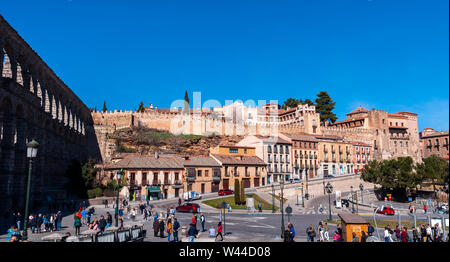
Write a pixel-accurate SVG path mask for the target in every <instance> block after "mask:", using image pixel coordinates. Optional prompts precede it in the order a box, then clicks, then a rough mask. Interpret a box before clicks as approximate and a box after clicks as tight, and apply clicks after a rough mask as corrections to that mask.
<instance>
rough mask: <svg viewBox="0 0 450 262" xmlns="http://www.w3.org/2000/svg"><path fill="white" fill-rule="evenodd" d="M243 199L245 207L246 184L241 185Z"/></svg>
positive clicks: (242, 202)
mask: <svg viewBox="0 0 450 262" xmlns="http://www.w3.org/2000/svg"><path fill="white" fill-rule="evenodd" d="M240 198H241V199H240V200H241V204H242V205H245V201H246V199H245V183H241V197H240Z"/></svg>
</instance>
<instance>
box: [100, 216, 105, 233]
mask: <svg viewBox="0 0 450 262" xmlns="http://www.w3.org/2000/svg"><path fill="white" fill-rule="evenodd" d="M106 225H107V222H106V219H105V217H104V216H100V220H99V221H98V227H99V228H100V231H102V232H105V229H106Z"/></svg>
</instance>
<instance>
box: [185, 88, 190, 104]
mask: <svg viewBox="0 0 450 262" xmlns="http://www.w3.org/2000/svg"><path fill="white" fill-rule="evenodd" d="M184 101H186V102H187V103H188V104H189V96H188V92H187V90H186V92H185V93H184Z"/></svg>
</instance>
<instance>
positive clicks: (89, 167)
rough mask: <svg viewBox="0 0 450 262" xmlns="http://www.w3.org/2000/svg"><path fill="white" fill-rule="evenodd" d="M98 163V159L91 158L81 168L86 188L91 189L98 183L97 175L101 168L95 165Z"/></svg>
mask: <svg viewBox="0 0 450 262" xmlns="http://www.w3.org/2000/svg"><path fill="white" fill-rule="evenodd" d="M96 164H97V161H95V160H93V159H90V160H89V161H88V162H86V163H85V164H84V165H83V166H82V168H81V178H82V179H83V182H84V186H85V188H86V189H91V188H93V187H94V186H95V184H96V181H95V176H96V175H97V172H98V171H99V169H98V168H96V167H95V165H96Z"/></svg>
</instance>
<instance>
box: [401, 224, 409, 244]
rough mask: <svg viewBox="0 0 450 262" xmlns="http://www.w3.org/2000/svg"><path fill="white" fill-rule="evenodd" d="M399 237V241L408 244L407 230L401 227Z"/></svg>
mask: <svg viewBox="0 0 450 262" xmlns="http://www.w3.org/2000/svg"><path fill="white" fill-rule="evenodd" d="M401 235H402V236H401V240H402V242H403V243H405V242H409V235H408V228H406V227H403V229H402V233H401Z"/></svg>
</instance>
